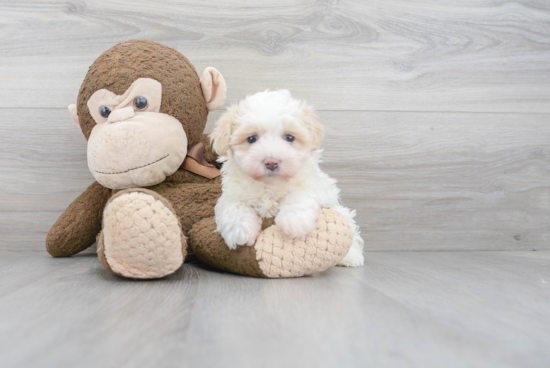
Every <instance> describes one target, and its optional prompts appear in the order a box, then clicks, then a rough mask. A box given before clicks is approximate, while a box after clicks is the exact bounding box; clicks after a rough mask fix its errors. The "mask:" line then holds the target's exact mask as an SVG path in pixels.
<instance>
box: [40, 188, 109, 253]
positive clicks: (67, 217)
mask: <svg viewBox="0 0 550 368" xmlns="http://www.w3.org/2000/svg"><path fill="white" fill-rule="evenodd" d="M110 196H111V190H110V189H107V188H105V187H103V186H101V185H100V184H98V183H97V182H95V183H93V184H92V185H90V186H89V187H88V188H87V189H86V190H85V191H84V192H83V193H82V194H81V195H80V196H78V198H77V199H75V200H74V202H73V203H71V205H70V206H69V207H68V208H67V209H66V210H65V212H63V214H62V215H61V216H60V217H59V219H58V220H57V221H56V222H55V224H54V225H53V226H52V227H51V229H50V232H49V233H48V236H47V237H46V249H47V250H48V252H49V253H50V254H51V255H52V256H54V257H68V256H72V255H73V254H76V253H78V252H81V251H83V250H84V249H86V248H88V247H89V246H90V245H92V244H93V243H94V242H95V238H96V235H97V233H99V231H100V230H101V217H102V214H103V208H104V207H105V204H106V203H107V201H108V200H109V197H110Z"/></svg>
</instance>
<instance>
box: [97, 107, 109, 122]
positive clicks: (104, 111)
mask: <svg viewBox="0 0 550 368" xmlns="http://www.w3.org/2000/svg"><path fill="white" fill-rule="evenodd" d="M99 113H100V114H101V116H103V117H104V118H105V119H107V118H108V117H109V115H111V109H110V108H108V107H107V106H101V107H100V108H99Z"/></svg>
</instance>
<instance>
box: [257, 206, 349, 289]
mask: <svg viewBox="0 0 550 368" xmlns="http://www.w3.org/2000/svg"><path fill="white" fill-rule="evenodd" d="M352 240H353V232H352V230H351V227H350V226H349V225H348V223H347V221H346V220H345V219H344V217H343V216H342V215H341V214H340V213H338V212H336V211H334V210H327V209H323V210H321V212H320V213H319V218H318V219H317V227H316V230H314V231H312V232H311V233H309V234H308V235H307V237H306V238H305V239H290V238H287V237H285V236H284V235H283V234H282V233H281V232H280V231H279V230H277V227H276V226H275V225H272V226H270V227H269V228H267V229H265V230H264V231H263V232H262V233H261V234H260V236H259V237H258V239H257V240H256V244H255V245H254V248H255V249H256V260H257V261H258V263H259V265H260V269H261V270H262V272H263V273H264V274H265V275H266V276H267V277H272V278H278V277H300V276H304V275H310V274H313V273H315V272H320V271H324V270H326V269H327V268H329V267H332V266H334V265H336V263H338V261H340V260H341V259H342V258H344V256H345V255H346V254H347V253H348V251H349V249H350V247H351V243H352Z"/></svg>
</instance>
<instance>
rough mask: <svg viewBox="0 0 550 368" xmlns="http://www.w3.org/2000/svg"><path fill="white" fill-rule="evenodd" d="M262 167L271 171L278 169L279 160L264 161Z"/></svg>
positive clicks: (269, 159)
mask: <svg viewBox="0 0 550 368" xmlns="http://www.w3.org/2000/svg"><path fill="white" fill-rule="evenodd" d="M264 165H265V167H267V168H268V169H269V170H271V171H273V170H275V169H277V168H278V167H279V160H275V159H272V158H268V159H267V160H265V161H264Z"/></svg>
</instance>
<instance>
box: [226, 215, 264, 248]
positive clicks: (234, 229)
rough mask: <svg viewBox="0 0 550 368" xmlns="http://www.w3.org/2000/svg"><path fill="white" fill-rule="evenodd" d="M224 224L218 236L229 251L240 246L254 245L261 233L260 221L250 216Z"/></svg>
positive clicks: (254, 216) (240, 217)
mask: <svg viewBox="0 0 550 368" xmlns="http://www.w3.org/2000/svg"><path fill="white" fill-rule="evenodd" d="M232 220H233V221H231V223H226V224H225V226H224V229H222V230H220V234H221V236H222V237H223V240H225V244H227V246H228V247H229V249H237V247H238V246H240V245H249V246H250V245H254V242H256V239H257V238H258V235H260V232H261V231H262V220H261V219H260V218H259V217H258V216H256V215H252V214H247V215H243V216H239V217H238V218H234V219H232Z"/></svg>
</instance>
